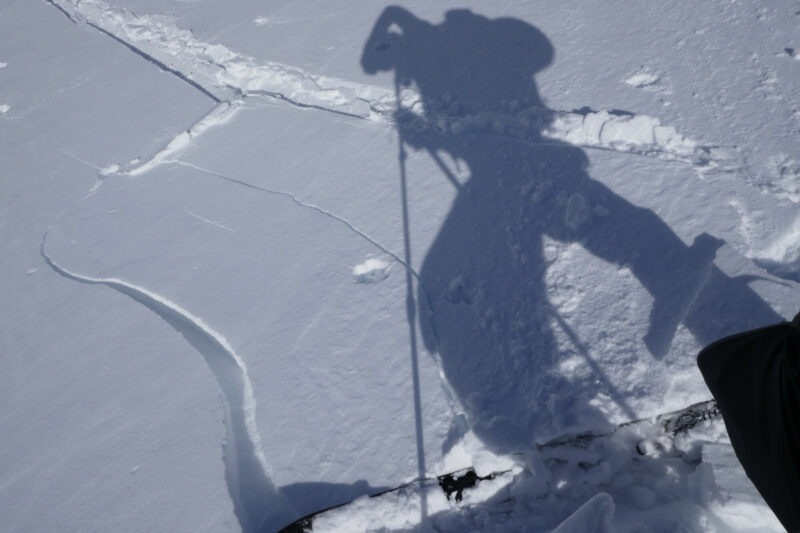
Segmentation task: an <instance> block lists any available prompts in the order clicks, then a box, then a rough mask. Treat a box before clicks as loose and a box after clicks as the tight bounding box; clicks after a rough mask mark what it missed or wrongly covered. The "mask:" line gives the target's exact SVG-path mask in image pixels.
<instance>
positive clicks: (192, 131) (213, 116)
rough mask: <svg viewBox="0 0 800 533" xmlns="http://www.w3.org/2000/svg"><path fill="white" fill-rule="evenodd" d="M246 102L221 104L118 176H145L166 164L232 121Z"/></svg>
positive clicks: (236, 101)
mask: <svg viewBox="0 0 800 533" xmlns="http://www.w3.org/2000/svg"><path fill="white" fill-rule="evenodd" d="M243 103H244V102H243V101H242V100H241V99H236V100H233V101H230V102H221V103H220V104H219V105H218V106H216V107H215V108H214V109H212V110H211V111H209V112H208V114H206V115H205V116H204V117H203V118H201V119H200V120H198V121H197V122H195V123H194V124H193V125H192V126H191V127H189V129H187V130H184V131H182V132H180V133H179V134H178V135H176V136H175V138H173V139H172V140H171V141H170V142H169V143H168V144H167V145H166V146H165V147H164V148H162V149H161V150H160V151H159V152H157V153H156V154H155V155H153V156H152V157H151V158H150V159H148V160H146V161H144V162H141V163H138V164H137V165H136V166H134V167H131V168H129V169H127V170H124V171H120V172H117V174H124V175H127V176H138V175H140V174H144V173H145V172H147V171H148V170H151V169H152V168H154V167H157V166H158V165H160V164H162V163H164V162H165V161H167V160H169V158H171V157H173V156H175V155H177V154H178V153H179V152H181V151H182V150H184V149H185V148H186V147H187V146H189V144H190V143H191V142H192V140H194V139H195V138H197V137H198V136H199V135H202V134H203V133H204V132H205V131H207V130H208V129H210V128H212V127H214V126H217V125H219V124H224V123H225V122H226V121H227V120H228V119H230V118H231V117H232V116H233V115H234V114H235V113H236V111H238V110H239V109H240V107H241V106H242V104H243Z"/></svg>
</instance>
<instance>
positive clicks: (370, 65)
mask: <svg viewBox="0 0 800 533" xmlns="http://www.w3.org/2000/svg"><path fill="white" fill-rule="evenodd" d="M552 60H553V47H552V45H551V44H550V41H549V40H548V39H547V37H545V36H544V34H543V33H542V32H540V31H539V30H537V29H536V28H534V27H533V26H531V25H530V24H527V23H525V22H523V21H520V20H517V19H512V18H498V19H488V18H486V17H483V16H481V15H477V14H475V13H473V12H471V11H469V10H467V9H455V10H451V11H448V12H447V13H446V15H445V19H444V21H443V22H441V23H440V24H436V25H434V24H431V23H429V22H427V21H424V20H421V19H419V18H417V17H415V16H414V15H413V14H411V13H410V12H409V11H407V10H405V9H403V8H402V7H397V6H390V7H387V8H386V9H385V10H384V11H383V13H382V14H381V15H380V17H379V18H378V20H377V22H376V23H375V26H374V27H373V30H372V33H371V35H370V36H369V39H368V40H367V42H366V44H365V45H364V50H363V54H362V56H361V66H362V68H363V69H364V71H365V72H367V73H369V74H374V73H376V72H379V71H390V70H393V71H394V72H395V76H396V79H397V82H398V84H399V85H400V86H409V85H412V84H413V85H415V86H416V88H417V90H418V91H419V93H420V95H421V97H422V99H423V104H424V106H425V112H426V113H431V112H434V111H439V110H440V109H441V108H445V110H446V111H447V112H448V114H455V115H463V114H465V113H468V112H473V113H474V112H480V111H489V112H508V111H510V110H513V109H519V108H522V107H531V106H541V102H540V100H539V97H538V94H537V91H536V86H535V83H534V79H533V76H534V75H535V74H536V73H537V72H539V71H540V70H542V69H543V68H545V67H546V66H548V65H549V64H550V63H551V61H552ZM454 106H457V107H456V108H454Z"/></svg>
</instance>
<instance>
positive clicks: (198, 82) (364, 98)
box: [48, 0, 738, 174]
mask: <svg viewBox="0 0 800 533" xmlns="http://www.w3.org/2000/svg"><path fill="white" fill-rule="evenodd" d="M48 2H49V3H50V4H52V5H53V6H55V7H57V8H58V9H60V10H61V11H62V12H63V13H64V14H65V15H66V16H68V17H69V18H70V20H72V21H73V22H74V21H81V22H84V23H86V24H87V25H89V26H91V27H93V28H95V29H97V30H98V31H101V32H103V33H104V34H106V35H108V36H110V37H112V38H114V39H115V40H117V41H119V42H121V43H123V44H124V45H125V46H127V47H128V48H130V49H131V50H133V51H134V52H135V53H137V54H139V55H141V56H142V57H144V58H145V59H147V60H148V61H151V62H153V63H155V64H156V65H158V66H159V67H160V68H162V69H164V70H166V71H168V72H171V73H172V74H174V75H176V76H178V77H179V78H180V79H182V80H183V81H185V82H187V83H189V84H191V85H192V86H193V87H195V88H196V89H199V90H201V91H203V92H204V93H205V94H207V95H209V96H210V97H211V98H213V99H214V100H216V101H218V102H223V101H231V100H234V99H244V98H273V99H279V100H282V101H285V102H287V103H289V104H290V105H294V106H298V107H304V108H314V109H320V110H324V111H330V112H335V113H340V114H345V115H349V116H353V117H357V118H362V119H366V120H370V121H373V122H380V123H392V122H393V120H394V116H393V113H394V111H395V109H397V105H398V103H399V104H400V105H401V107H402V108H404V109H407V110H410V111H412V112H417V113H420V112H421V111H422V99H421V97H420V95H419V94H418V93H416V92H415V91H413V90H404V91H403V94H402V96H401V102H397V98H396V96H395V94H394V92H393V91H390V90H388V89H385V88H382V87H376V86H371V85H366V84H360V83H355V82H351V81H347V80H343V79H339V78H334V77H328V76H322V75H315V74H312V73H309V72H306V71H304V70H302V69H300V68H297V67H293V66H290V65H284V64H281V63H276V62H270V61H264V60H259V59H255V58H252V57H249V56H246V55H243V54H239V53H237V52H234V51H232V50H230V49H229V48H227V47H226V46H224V45H221V44H210V43H205V42H202V41H200V40H198V39H196V38H195V37H194V35H193V34H192V32H191V31H189V30H185V29H182V28H179V27H178V26H177V25H176V24H175V23H174V21H173V19H171V18H170V17H166V16H163V15H141V16H140V15H136V14H134V13H131V12H129V11H126V10H124V9H120V8H116V7H113V6H111V5H109V4H107V3H106V2H104V1H102V0H48ZM458 104H459V105H462V106H464V105H466V106H468V107H469V106H470V102H458ZM506 104H509V105H508V106H507V107H509V109H510V110H509V112H508V113H488V112H483V111H481V110H480V106H478V107H477V108H476V110H475V111H474V112H473V113H471V114H468V115H466V116H464V115H463V114H459V116H447V114H446V113H445V114H438V115H435V116H433V117H430V116H429V117H427V119H426V120H427V122H429V123H430V124H435V126H436V127H437V128H443V129H446V131H449V132H450V133H453V134H461V133H488V134H499V135H505V136H509V137H512V138H520V139H524V140H533V141H539V140H540V139H541V135H540V134H541V133H544V134H545V135H546V136H547V137H550V138H552V139H556V140H560V141H564V142H568V143H571V144H575V145H579V146H582V147H585V148H598V149H607V150H613V151H617V152H624V153H632V154H638V155H645V156H649V157H655V158H658V159H664V160H670V161H680V162H683V163H687V164H689V165H691V166H692V167H694V168H695V170H696V171H697V172H699V173H700V174H705V173H709V172H713V171H730V170H734V169H735V168H738V165H735V164H733V163H732V158H730V157H729V156H727V155H726V154H725V153H724V152H723V151H721V150H720V149H718V148H716V147H711V146H704V145H701V144H699V143H697V142H695V141H694V140H692V139H689V138H687V137H684V136H683V135H681V134H680V133H678V131H677V130H676V129H675V128H673V127H671V126H664V125H662V124H661V122H660V121H659V119H658V118H655V117H649V116H646V115H633V114H627V113H614V112H608V111H592V110H589V111H583V110H580V111H573V112H570V111H552V110H547V109H542V108H529V109H523V110H521V111H512V110H511V109H513V108H515V106H516V104H517V102H506ZM442 108H443V109H446V108H447V106H442ZM544 116H547V121H546V122H543V121H542V118H543V117H544ZM185 133H186V132H183V133H181V134H180V135H179V136H178V137H176V139H174V140H173V142H171V143H170V145H172V147H173V148H174V151H177V150H180V149H182V148H184V147H185V146H186V144H187V143H188V140H190V139H191V136H190V137H189V139H186V138H184V137H185ZM173 143H174V145H173ZM163 159H164V158H163V157H162V158H160V159H158V158H154V159H151V161H150V162H148V163H149V164H143V165H141V166H139V167H137V168H136V169H132V170H131V171H129V172H131V173H142V172H146V171H147V170H149V169H150V168H152V167H153V166H156V165H158V164H159V163H160V162H163Z"/></svg>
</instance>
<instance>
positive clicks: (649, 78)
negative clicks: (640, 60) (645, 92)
mask: <svg viewBox="0 0 800 533" xmlns="http://www.w3.org/2000/svg"><path fill="white" fill-rule="evenodd" d="M660 79H661V78H659V76H658V74H653V73H652V72H648V71H646V70H645V71H639V72H637V73H636V74H633V75H631V76H628V77H627V78H625V80H624V81H625V83H627V84H628V85H630V86H631V87H636V88H638V89H641V88H643V87H649V86H652V85H655V84H656V83H658V81H659V80H660Z"/></svg>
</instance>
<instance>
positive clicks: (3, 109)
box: [0, 104, 11, 114]
mask: <svg viewBox="0 0 800 533" xmlns="http://www.w3.org/2000/svg"><path fill="white" fill-rule="evenodd" d="M9 109H11V106H10V105H8V104H3V105H0V113H3V114H6V113H8V110H9Z"/></svg>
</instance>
